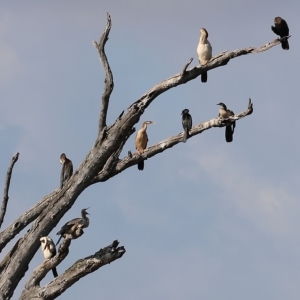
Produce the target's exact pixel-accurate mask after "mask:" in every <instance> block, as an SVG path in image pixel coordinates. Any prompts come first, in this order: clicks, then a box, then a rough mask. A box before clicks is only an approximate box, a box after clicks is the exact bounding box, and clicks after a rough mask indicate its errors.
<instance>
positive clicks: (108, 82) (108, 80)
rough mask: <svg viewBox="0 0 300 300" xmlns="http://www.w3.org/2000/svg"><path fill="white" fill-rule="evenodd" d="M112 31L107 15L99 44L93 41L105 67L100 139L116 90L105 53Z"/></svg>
mask: <svg viewBox="0 0 300 300" xmlns="http://www.w3.org/2000/svg"><path fill="white" fill-rule="evenodd" d="M110 29H111V18H110V15H109V14H108V13H107V24H106V28H105V30H104V32H103V34H102V36H101V38H100V41H99V43H97V42H96V41H93V45H94V46H95V47H96V48H97V50H98V53H99V58H100V61H101V63H102V65H103V68H104V72H105V81H104V82H105V87H104V92H103V95H102V104H101V111H100V117H99V131H98V137H100V134H101V132H102V130H103V129H104V127H106V116H107V110H108V104H109V98H110V95H111V93H112V91H113V88H114V80H113V75H112V72H111V69H110V66H109V63H108V60H107V57H106V54H105V51H104V46H105V44H106V42H107V40H108V35H109V32H110Z"/></svg>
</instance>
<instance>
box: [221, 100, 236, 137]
mask: <svg viewBox="0 0 300 300" xmlns="http://www.w3.org/2000/svg"><path fill="white" fill-rule="evenodd" d="M217 105H220V106H221V108H220V109H219V118H222V119H228V118H229V117H232V116H234V112H233V111H232V110H229V109H227V107H226V105H225V104H224V103H222V102H220V103H218V104H217ZM234 128H235V121H234V122H232V123H230V124H229V125H226V129H225V139H226V142H227V143H230V142H232V141H233V133H234Z"/></svg>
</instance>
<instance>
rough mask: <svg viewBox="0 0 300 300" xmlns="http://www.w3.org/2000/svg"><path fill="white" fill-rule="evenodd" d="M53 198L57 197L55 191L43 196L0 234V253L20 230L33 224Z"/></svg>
mask: <svg viewBox="0 0 300 300" xmlns="http://www.w3.org/2000/svg"><path fill="white" fill-rule="evenodd" d="M55 196H58V192H57V191H54V192H52V193H51V194H50V195H47V196H45V197H44V198H43V199H42V200H40V201H39V202H38V203H37V204H36V205H34V206H33V207H32V208H30V209H29V210H28V211H26V212H25V213H24V214H22V215H21V216H20V217H19V218H18V219H17V220H15V221H14V222H13V223H12V224H10V225H9V226H8V227H7V228H5V229H4V230H3V231H2V232H1V233H0V252H1V251H2V250H3V248H4V247H5V246H6V245H7V243H9V242H10V241H11V240H12V239H13V238H14V237H15V236H16V235H17V234H18V233H19V232H20V231H21V230H23V229H24V228H25V227H26V226H27V225H28V224H30V223H31V222H33V221H34V220H35V219H36V218H37V217H38V216H39V215H40V214H41V212H42V211H44V210H45V208H46V207H47V206H48V204H49V202H50V201H53V200H54V199H55V198H56V197H55Z"/></svg>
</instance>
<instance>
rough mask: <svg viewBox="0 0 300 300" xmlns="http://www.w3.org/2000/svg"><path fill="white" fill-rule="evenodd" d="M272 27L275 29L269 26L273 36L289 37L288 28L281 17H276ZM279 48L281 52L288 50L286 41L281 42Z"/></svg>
mask: <svg viewBox="0 0 300 300" xmlns="http://www.w3.org/2000/svg"><path fill="white" fill-rule="evenodd" d="M274 25H275V27H274V26H271V28H272V30H273V32H274V33H275V34H277V35H279V36H280V37H281V38H283V37H286V36H288V35H289V31H290V30H289V26H288V24H287V22H286V21H285V20H284V19H282V18H281V17H276V18H275V19H274ZM281 47H282V49H283V50H289V49H290V46H289V42H288V40H287V39H284V40H282V41H281Z"/></svg>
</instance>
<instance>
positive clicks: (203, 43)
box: [197, 28, 212, 82]
mask: <svg viewBox="0 0 300 300" xmlns="http://www.w3.org/2000/svg"><path fill="white" fill-rule="evenodd" d="M200 34H201V35H200V41H199V44H198V47H197V54H198V59H199V62H200V64H201V65H202V66H205V65H206V64H207V63H208V61H209V60H210V59H211V57H212V47H211V44H210V42H209V41H208V39H207V38H208V32H207V30H206V29H205V28H201V29H200ZM201 81H202V82H206V81H207V72H204V73H202V74H201Z"/></svg>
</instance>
